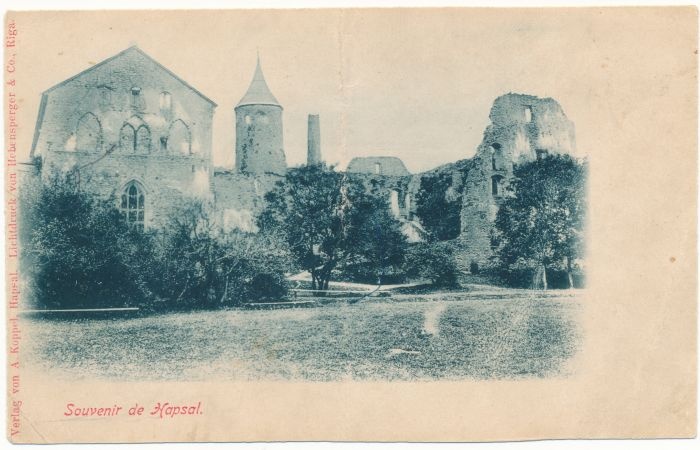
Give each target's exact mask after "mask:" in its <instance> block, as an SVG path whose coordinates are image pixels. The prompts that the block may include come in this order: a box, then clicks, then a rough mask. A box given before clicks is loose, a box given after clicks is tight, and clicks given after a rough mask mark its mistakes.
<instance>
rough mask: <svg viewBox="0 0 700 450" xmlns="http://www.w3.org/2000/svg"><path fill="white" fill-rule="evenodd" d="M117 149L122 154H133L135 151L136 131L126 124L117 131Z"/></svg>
mask: <svg viewBox="0 0 700 450" xmlns="http://www.w3.org/2000/svg"><path fill="white" fill-rule="evenodd" d="M119 149H120V150H121V151H122V152H123V153H133V152H134V150H135V149H136V130H134V127H132V126H131V125H130V124H128V123H125V124H124V126H123V127H122V129H121V130H120V131H119Z"/></svg>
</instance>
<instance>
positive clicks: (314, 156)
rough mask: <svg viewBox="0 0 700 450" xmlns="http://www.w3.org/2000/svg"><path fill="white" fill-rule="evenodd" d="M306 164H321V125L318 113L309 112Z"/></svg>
mask: <svg viewBox="0 0 700 450" xmlns="http://www.w3.org/2000/svg"><path fill="white" fill-rule="evenodd" d="M307 141H308V142H307V144H308V146H307V154H306V165H308V166H315V165H318V164H321V162H322V161H321V126H320V124H319V118H318V114H309V128H308V138H307Z"/></svg>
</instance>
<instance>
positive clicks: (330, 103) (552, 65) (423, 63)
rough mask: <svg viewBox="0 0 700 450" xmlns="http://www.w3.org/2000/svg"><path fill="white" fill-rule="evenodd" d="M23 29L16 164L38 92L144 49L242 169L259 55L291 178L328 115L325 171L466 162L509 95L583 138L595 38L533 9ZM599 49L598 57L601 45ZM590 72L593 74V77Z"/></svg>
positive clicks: (124, 18) (36, 22)
mask: <svg viewBox="0 0 700 450" xmlns="http://www.w3.org/2000/svg"><path fill="white" fill-rule="evenodd" d="M54 14H55V15H54V16H50V17H49V16H43V17H40V16H31V15H24V16H20V17H19V19H18V29H19V39H18V46H17V48H16V52H17V60H18V66H17V74H18V76H21V80H22V81H21V85H20V86H18V88H17V89H18V92H19V93H20V96H21V99H22V103H21V105H22V109H21V112H20V117H19V118H20V120H21V121H22V125H23V129H22V130H21V131H22V139H23V140H24V142H22V143H23V144H24V145H22V146H21V151H23V152H24V153H26V154H28V151H29V146H30V144H31V135H32V133H33V129H34V124H35V121H36V114H37V109H38V104H39V98H40V93H41V92H42V91H43V90H45V89H47V88H48V87H51V86H53V85H54V84H56V83H59V82H60V81H62V80H64V79H66V78H68V77H70V76H72V75H74V74H76V73H78V72H80V71H82V70H84V69H86V68H88V67H90V66H91V65H92V64H95V63H97V62H99V61H101V60H103V59H105V58H108V57H110V56H112V55H114V54H115V53H117V52H119V51H121V50H123V49H125V48H126V47H128V46H130V45H133V44H137V45H138V46H139V47H140V48H141V49H142V50H144V51H145V52H146V53H148V54H149V55H151V56H152V57H153V58H155V59H156V60H157V61H159V62H160V63H161V64H163V65H165V66H166V67H168V68H170V69H171V70H172V71H174V72H175V73H176V74H178V75H179V76H180V77H181V78H183V79H184V80H186V81H187V82H188V83H190V84H192V85H193V86H194V87H196V88H197V89H199V90H200V91H201V92H203V93H204V94H205V95H207V96H208V97H210V98H211V99H213V100H214V101H215V102H216V103H217V104H218V105H219V106H218V108H217V110H216V113H215V119H214V130H213V133H214V162H215V164H217V165H232V164H233V161H234V139H235V135H234V118H233V107H234V105H235V104H236V103H237V102H238V100H239V99H240V98H241V97H242V96H243V94H244V93H245V91H246V89H247V87H248V85H249V83H250V81H251V78H252V76H253V71H254V68H255V58H256V51H257V50H259V52H260V57H261V62H262V67H263V71H264V74H265V77H266V79H267V82H268V85H269V87H270V89H271V90H272V92H273V94H274V95H275V96H276V97H277V99H278V100H279V101H280V103H281V104H282V105H283V106H284V142H285V151H286V155H287V161H288V163H289V165H297V164H300V163H302V162H304V160H305V157H306V120H307V115H308V114H310V113H313V114H320V121H321V141H322V152H323V156H324V159H326V161H328V162H331V163H340V164H341V166H344V165H345V164H347V162H348V161H349V160H350V159H351V158H352V157H353V156H366V155H390V156H397V157H400V158H401V159H402V160H403V161H404V162H405V163H406V166H407V167H408V168H409V170H411V171H414V172H415V171H420V170H426V169H429V168H432V167H435V166H437V165H440V164H443V163H446V162H450V161H455V160H457V159H461V158H465V157H470V156H471V155H473V154H474V150H475V148H476V147H477V145H478V144H479V142H480V141H481V137H482V134H483V131H484V128H485V127H486V126H487V125H488V123H489V121H488V114H489V109H490V107H491V104H492V103H493V100H494V99H495V98H496V97H497V96H499V95H502V94H504V93H507V92H518V93H527V94H533V95H537V96H541V97H550V96H551V97H553V98H555V99H557V100H558V101H559V102H560V104H561V105H562V107H563V108H564V111H565V113H566V114H567V115H568V116H569V118H570V119H571V120H573V121H574V123H575V124H576V125H577V139H578V147H579V150H580V149H581V148H585V147H586V146H587V139H586V136H585V134H582V133H581V127H580V122H579V120H578V119H579V117H580V116H581V117H582V116H583V114H584V112H585V113H590V111H587V102H586V99H587V97H588V96H589V95H590V89H591V88H590V85H588V84H587V81H590V78H589V79H583V78H582V77H581V76H580V74H581V73H582V72H584V71H585V70H588V71H589V72H590V70H589V69H590V68H589V67H588V64H589V63H590V62H591V60H592V58H593V57H595V58H600V56H601V55H600V54H599V53H598V51H599V50H600V48H599V47H596V46H595V45H590V38H589V36H590V35H591V33H592V26H591V25H590V24H587V23H585V21H584V22H582V21H581V20H580V19H577V18H576V17H572V16H571V15H568V14H563V13H555V12H554V11H552V13H551V14H542V12H541V11H539V12H538V11H536V10H531V11H525V10H521V11H520V12H517V11H516V12H515V13H514V12H513V11H510V12H508V13H504V12H503V11H500V10H490V11H486V10H466V11H464V10H463V11H457V10H403V11H396V10H393V11H392V10H373V11H364V12H363V11H357V10H345V11H344V12H342V11H339V10H324V11H309V10H298V11H284V10H282V11H279V10H278V11H268V12H260V11H250V10H249V11H228V12H215V11H214V12H212V11H209V12H207V11H199V12H192V11H190V12H145V11H141V12H112V13H108V14H107V13H101V12H97V13H81V14H72V15H71V14H61V13H54ZM599 45H602V44H599ZM584 69H585V70H584Z"/></svg>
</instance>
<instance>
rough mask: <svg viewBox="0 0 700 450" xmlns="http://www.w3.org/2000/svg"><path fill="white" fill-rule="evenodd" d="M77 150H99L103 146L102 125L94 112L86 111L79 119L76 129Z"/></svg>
mask: <svg viewBox="0 0 700 450" xmlns="http://www.w3.org/2000/svg"><path fill="white" fill-rule="evenodd" d="M75 137H76V142H75V148H76V150H84V151H85V150H88V151H97V150H99V149H100V147H101V146H102V125H100V121H99V120H97V117H95V115H94V114H93V113H85V114H84V115H83V116H82V117H81V118H80V119H78V127H77V129H76V131H75Z"/></svg>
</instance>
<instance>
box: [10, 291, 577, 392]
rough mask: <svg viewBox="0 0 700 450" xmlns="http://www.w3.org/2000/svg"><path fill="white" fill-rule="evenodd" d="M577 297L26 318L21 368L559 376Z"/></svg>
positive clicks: (219, 374) (241, 375) (525, 295)
mask: <svg viewBox="0 0 700 450" xmlns="http://www.w3.org/2000/svg"><path fill="white" fill-rule="evenodd" d="M579 309H580V298H579V295H571V294H566V295H564V294H552V293H549V294H546V295H543V294H541V293H539V294H538V293H534V292H527V291H505V290H500V291H498V292H496V293H490V294H489V293H486V292H485V293H483V295H480V294H479V293H478V292H468V293H462V294H459V293H450V295H449V296H440V295H430V296H396V297H395V298H391V299H386V300H370V301H367V302H365V303H359V304H354V305H345V304H338V305H331V306H326V307H319V308H307V309H286V310H269V311H265V310H262V311H261V310H252V311H249V310H229V311H205V312H190V313H177V314H167V315H159V316H150V317H137V318H130V319H115V320H95V319H82V320H78V319H76V320H47V319H38V318H29V317H26V318H23V319H22V320H23V324H22V326H23V327H24V330H23V332H24V336H26V337H27V341H26V343H25V350H26V352H25V353H23V357H24V359H25V360H24V361H23V363H24V364H25V365H28V366H32V367H33V368H35V370H43V371H45V372H48V373H51V374H53V375H55V376H57V377H61V378H70V379H81V378H85V379H90V378H107V379H119V380H137V379H138V380H141V381H144V380H166V379H167V380H198V381H199V380H216V379H219V380H234V379H235V380H254V379H261V378H263V379H297V380H317V381H332V380H341V379H357V380H416V379H436V378H440V379H464V378H513V377H545V376H550V375H556V374H562V375H565V374H566V362H567V360H569V359H570V358H571V357H572V356H573V355H574V354H575V352H576V350H577V347H578V343H579V341H580V330H579V328H578V319H579V314H578V311H579Z"/></svg>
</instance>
